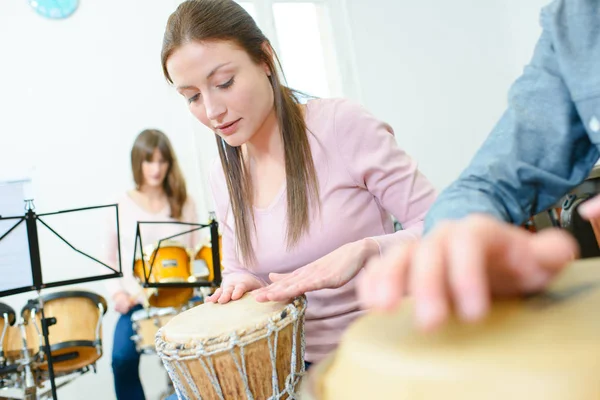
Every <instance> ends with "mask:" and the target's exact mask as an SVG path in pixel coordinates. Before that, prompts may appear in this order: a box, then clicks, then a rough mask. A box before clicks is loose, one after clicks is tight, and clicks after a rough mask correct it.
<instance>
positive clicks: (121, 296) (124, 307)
mask: <svg viewBox="0 0 600 400" xmlns="http://www.w3.org/2000/svg"><path fill="white" fill-rule="evenodd" d="M113 301H114V302H115V310H117V311H118V312H120V313H121V314H127V313H128V312H129V310H131V307H133V306H134V305H135V301H134V300H133V299H132V298H131V296H129V293H127V292H118V293H116V294H115V295H114V296H113Z"/></svg>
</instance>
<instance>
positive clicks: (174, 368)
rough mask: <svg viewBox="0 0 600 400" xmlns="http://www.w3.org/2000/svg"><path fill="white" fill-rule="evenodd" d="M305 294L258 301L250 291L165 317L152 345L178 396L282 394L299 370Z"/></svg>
mask: <svg viewBox="0 0 600 400" xmlns="http://www.w3.org/2000/svg"><path fill="white" fill-rule="evenodd" d="M305 309H306V299H305V297H304V296H302V297H298V298H296V299H294V300H293V301H292V302H289V303H278V302H267V303H259V302H257V301H256V300H254V297H253V296H252V295H251V294H248V293H247V294H246V295H244V297H242V298H241V299H239V300H236V301H231V302H229V303H227V304H215V303H204V304H202V305H200V306H197V307H194V308H192V309H191V310H188V311H185V312H183V313H181V314H179V315H177V316H176V317H174V318H173V319H171V321H169V322H168V323H167V324H166V325H165V326H164V327H162V328H161V329H160V330H159V331H158V333H157V334H156V350H157V353H158V355H159V356H160V358H161V359H162V361H163V363H164V365H165V367H166V369H167V371H168V373H169V376H170V377H171V380H172V381H173V384H174V386H175V389H176V390H177V394H178V396H179V398H180V399H204V400H207V399H235V400H240V399H255V400H259V399H287V398H297V397H296V396H295V393H296V386H297V385H298V382H299V380H300V378H301V375H302V374H303V372H304V311H305Z"/></svg>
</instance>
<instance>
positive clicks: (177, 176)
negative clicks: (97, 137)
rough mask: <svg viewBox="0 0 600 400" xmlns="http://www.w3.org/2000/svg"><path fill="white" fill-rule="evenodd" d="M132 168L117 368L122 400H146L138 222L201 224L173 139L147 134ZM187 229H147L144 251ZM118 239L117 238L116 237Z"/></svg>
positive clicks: (124, 201)
mask: <svg viewBox="0 0 600 400" xmlns="http://www.w3.org/2000/svg"><path fill="white" fill-rule="evenodd" d="M131 168H132V171H133V178H134V181H135V189H133V190H130V191H128V192H127V193H126V194H125V195H123V196H122V198H121V199H120V200H119V202H118V204H119V227H120V233H121V235H120V239H121V259H122V266H123V268H122V270H123V278H122V279H119V280H111V281H109V292H110V295H111V297H112V300H113V301H114V303H115V309H116V310H117V311H118V312H119V313H121V314H122V315H121V317H120V318H119V320H118V322H117V326H116V328H115V335H114V342H113V352H112V367H113V375H114V384H115V392H116V396H117V399H119V400H120V399H127V400H138V399H144V398H145V397H144V391H143V388H142V384H141V382H140V377H139V372H138V367H139V362H140V355H139V353H138V352H137V351H136V347H135V343H134V342H133V341H132V340H131V339H130V338H131V336H133V335H134V332H133V329H132V323H131V315H132V313H133V312H134V311H136V310H138V309H140V308H142V306H141V305H140V304H141V303H142V302H143V295H142V293H141V286H140V285H139V283H138V282H137V280H136V279H135V278H134V276H133V272H132V268H131V262H132V261H133V257H134V251H135V237H136V228H137V222H138V221H143V222H152V221H184V222H194V223H196V222H197V220H198V218H197V216H196V208H195V205H194V202H193V200H192V199H191V198H190V196H189V195H188V194H187V191H186V185H185V180H184V178H183V175H182V173H181V170H180V169H179V165H178V163H177V157H176V156H175V153H174V151H173V148H172V146H171V143H170V141H169V139H168V137H167V136H166V135H165V134H164V133H162V132H161V131H158V130H154V129H152V130H145V131H143V132H141V133H140V134H139V135H138V137H137V138H136V140H135V143H134V144H133V148H132V150H131ZM189 229H190V228H189V227H186V226H183V227H182V226H177V225H167V224H157V225H143V226H142V228H141V236H142V240H143V244H144V246H147V245H148V244H155V243H157V242H158V240H160V239H162V238H165V237H167V236H170V235H174V234H177V233H180V232H184V231H186V230H189ZM114 235H116V232H115V233H114ZM196 236H197V235H196V234H186V235H183V236H181V237H180V238H177V240H179V241H180V242H181V243H182V244H184V245H185V246H188V247H189V248H193V247H194V246H195V245H196ZM109 243H111V244H114V247H113V248H110V249H109V251H110V259H111V261H112V262H113V265H114V264H116V262H117V248H116V243H117V240H116V237H112V238H111V239H110V241H109Z"/></svg>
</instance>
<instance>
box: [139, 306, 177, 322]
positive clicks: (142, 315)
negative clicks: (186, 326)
mask: <svg viewBox="0 0 600 400" xmlns="http://www.w3.org/2000/svg"><path fill="white" fill-rule="evenodd" d="M165 315H177V309H176V308H174V307H166V308H149V309H144V310H137V311H134V312H133V313H132V314H131V320H132V321H141V320H144V319H150V318H155V317H163V316H165Z"/></svg>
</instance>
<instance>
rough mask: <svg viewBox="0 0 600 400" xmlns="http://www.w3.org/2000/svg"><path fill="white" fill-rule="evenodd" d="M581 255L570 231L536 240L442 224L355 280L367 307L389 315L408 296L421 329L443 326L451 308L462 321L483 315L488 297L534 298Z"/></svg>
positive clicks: (474, 220)
mask: <svg viewBox="0 0 600 400" xmlns="http://www.w3.org/2000/svg"><path fill="white" fill-rule="evenodd" d="M577 254H578V246H577V243H576V242H575V240H574V239H573V238H572V237H571V236H570V235H569V234H567V233H566V232H563V231H560V230H558V229H547V230H544V231H541V232H539V233H536V234H532V233H530V232H528V231H527V230H525V229H523V228H521V227H517V226H514V225H509V224H507V223H504V222H499V221H497V220H496V219H494V218H492V217H489V216H481V215H474V216H470V217H467V218H465V219H463V220H459V221H453V222H445V223H442V224H440V225H439V226H438V227H436V228H435V229H434V230H432V231H431V232H430V233H429V234H428V235H427V236H426V237H424V238H422V239H420V240H419V241H415V242H411V243H407V244H405V245H403V246H401V247H398V248H397V249H395V250H394V251H391V252H390V253H388V254H386V255H385V256H384V257H382V258H380V259H379V260H373V261H371V262H369V263H367V266H366V267H365V269H366V271H365V274H364V275H363V276H362V277H361V279H360V280H359V282H358V293H359V299H360V300H361V302H362V305H363V307H364V308H374V309H379V310H391V309H394V308H395V307H397V306H398V304H399V303H400V301H401V299H402V298H403V297H404V296H405V295H406V294H407V293H408V294H410V295H411V296H412V297H413V300H414V304H415V312H416V319H417V325H418V326H419V327H420V328H421V329H424V330H432V329H434V328H436V327H438V326H439V325H441V324H442V323H443V322H444V321H445V320H446V319H447V318H448V315H449V313H450V310H451V303H452V304H454V306H455V308H454V309H455V310H456V312H457V314H458V316H459V318H461V319H462V320H464V321H476V320H480V319H481V318H483V317H484V316H485V314H486V313H487V311H488V309H489V303H490V297H491V296H493V295H497V296H510V295H517V294H524V293H531V292H536V291H539V290H541V289H543V288H544V287H545V286H546V285H547V284H548V283H549V282H550V280H551V279H552V278H553V277H554V276H555V275H556V274H557V273H558V272H560V271H561V270H562V268H563V267H564V266H565V265H567V263H568V262H569V261H571V260H573V259H574V258H576V256H577Z"/></svg>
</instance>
